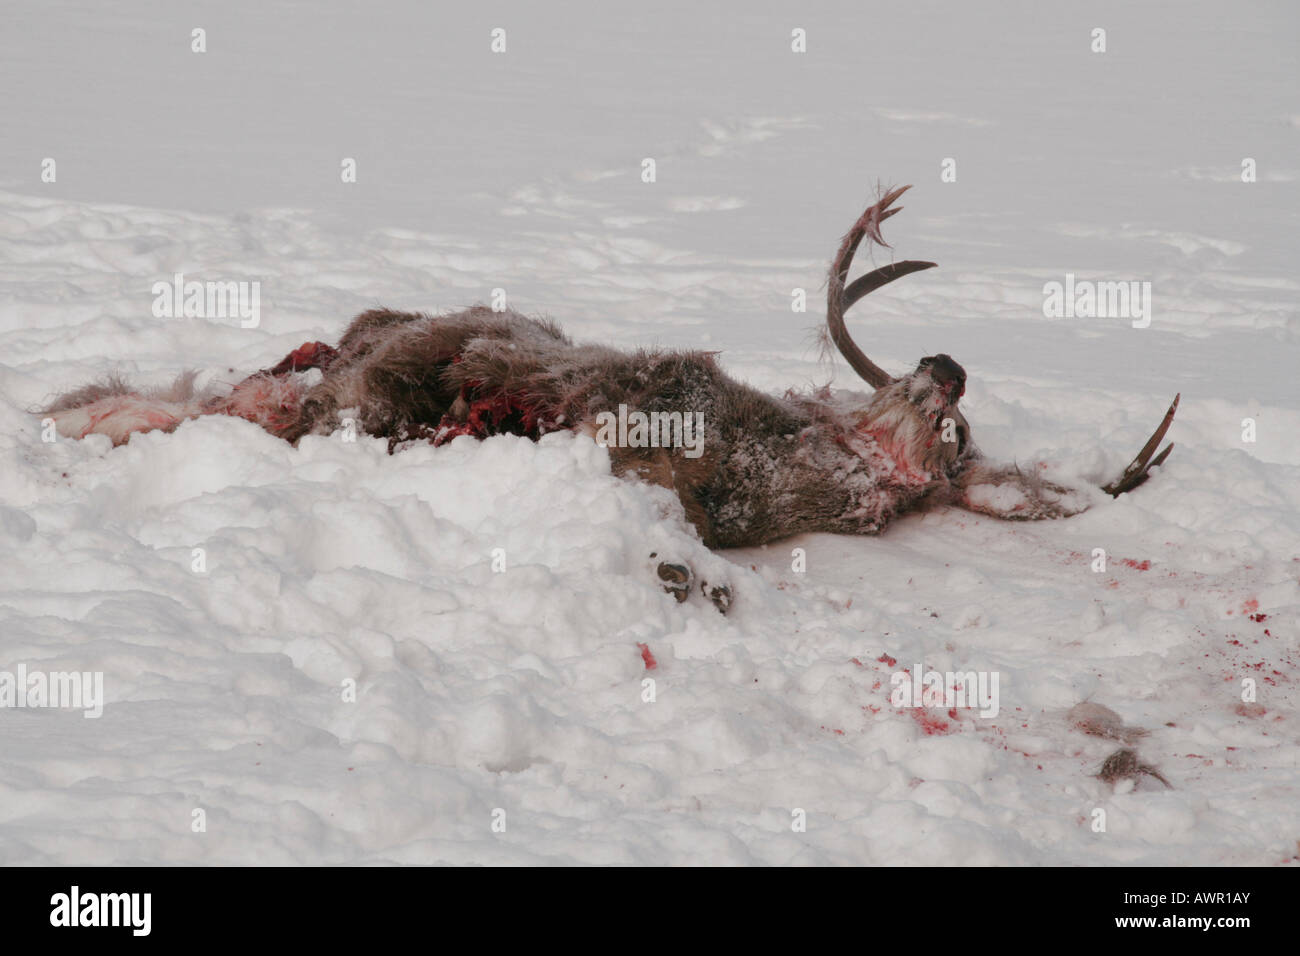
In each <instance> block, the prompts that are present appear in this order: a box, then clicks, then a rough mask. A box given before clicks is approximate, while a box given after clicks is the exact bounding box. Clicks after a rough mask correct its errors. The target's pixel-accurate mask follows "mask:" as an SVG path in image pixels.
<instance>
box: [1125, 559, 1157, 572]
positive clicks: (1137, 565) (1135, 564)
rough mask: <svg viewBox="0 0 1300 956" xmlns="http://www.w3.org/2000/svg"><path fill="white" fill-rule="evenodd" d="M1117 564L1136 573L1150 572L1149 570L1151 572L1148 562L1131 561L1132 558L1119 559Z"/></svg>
mask: <svg viewBox="0 0 1300 956" xmlns="http://www.w3.org/2000/svg"><path fill="white" fill-rule="evenodd" d="M1119 563H1120V564H1124V565H1127V566H1128V567H1130V568H1133V569H1134V570H1136V571H1150V570H1151V562H1150V561H1135V560H1133V559H1132V558H1121V559H1120V562H1119Z"/></svg>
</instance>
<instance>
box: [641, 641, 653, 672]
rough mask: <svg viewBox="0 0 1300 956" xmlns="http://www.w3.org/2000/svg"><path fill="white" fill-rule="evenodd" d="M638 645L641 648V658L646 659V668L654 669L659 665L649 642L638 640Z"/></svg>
mask: <svg viewBox="0 0 1300 956" xmlns="http://www.w3.org/2000/svg"><path fill="white" fill-rule="evenodd" d="M636 646H637V647H639V648H641V660H643V661H645V669H646V670H648V671H652V670H654V669H655V668H656V667H658V666H659V662H658V661H657V660H655V656H654V655H653V654H651V653H650V646H649V645H648V644H642V643H641V642H640V641H637V643H636Z"/></svg>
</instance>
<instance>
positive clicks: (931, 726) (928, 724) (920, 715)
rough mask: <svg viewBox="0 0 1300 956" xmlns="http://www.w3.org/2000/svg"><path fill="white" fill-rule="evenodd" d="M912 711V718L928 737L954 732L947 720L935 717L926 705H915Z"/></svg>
mask: <svg viewBox="0 0 1300 956" xmlns="http://www.w3.org/2000/svg"><path fill="white" fill-rule="evenodd" d="M911 713H912V719H913V720H915V721H916V723H917V726H919V727H920V728H921V732H922V733H923V734H925V735H926V736H927V737H934V736H936V735H939V734H950V733H952V727H950V726H949V724H948V722H947V721H946V720H943V719H942V718H939V717H935V716H934V715H932V714H931V713H929V712H928V711H927V710H926V709H925V708H924V707H913V708H911Z"/></svg>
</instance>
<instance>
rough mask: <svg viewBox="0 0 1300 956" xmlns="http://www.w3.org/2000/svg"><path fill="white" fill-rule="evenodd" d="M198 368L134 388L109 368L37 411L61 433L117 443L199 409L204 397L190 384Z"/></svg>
mask: <svg viewBox="0 0 1300 956" xmlns="http://www.w3.org/2000/svg"><path fill="white" fill-rule="evenodd" d="M197 376H198V373H197V372H195V371H193V370H187V371H184V372H181V374H180V375H178V376H176V378H175V379H174V380H172V382H171V383H170V384H168V385H163V386H159V387H156V388H149V389H136V388H133V387H132V386H131V385H130V384H129V383H128V382H127V381H126V379H124V378H123V377H122V376H121V375H119V374H117V373H110V374H109V375H107V376H105V377H104V378H102V379H100V380H99V381H98V382H94V383H91V384H90V385H83V386H82V387H81V388H77V389H74V390H72V391H70V392H65V393H64V394H62V395H60V396H59V397H58V398H56V399H54V400H53V401H52V402H50V403H49V404H47V405H46V406H45V407H43V408H41V409H39V410H38V412H37V414H39V415H42V416H44V417H46V418H53V419H54V421H55V426H56V428H57V429H58V433H59V434H60V435H62V436H64V437H65V438H85V437H86V436H87V435H107V436H108V437H109V438H111V439H112V441H113V444H114V445H120V444H122V443H123V442H125V441H126V440H127V438H129V437H130V436H131V435H132V433H134V432H145V431H153V430H155V429H162V430H163V431H172V430H173V429H174V428H176V426H177V425H179V424H180V423H181V422H183V421H185V420H186V419H188V418H194V417H196V416H197V415H200V414H202V412H203V403H204V400H205V398H206V397H207V396H205V395H204V394H201V393H200V392H198V391H197V390H196V389H195V386H194V380H195V378H196V377H197Z"/></svg>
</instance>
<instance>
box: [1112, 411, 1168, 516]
mask: <svg viewBox="0 0 1300 956" xmlns="http://www.w3.org/2000/svg"><path fill="white" fill-rule="evenodd" d="M1182 397H1183V394H1182V392H1179V393H1178V394H1177V395H1175V396H1174V401H1173V404H1171V405H1170V406H1169V411H1167V412H1165V417H1164V420H1163V421H1162V422H1161V423H1160V427H1159V428H1157V429H1156V430H1155V432H1154V433H1153V434H1152V436H1151V437H1150V438H1148V439H1147V443H1146V444H1145V445H1143V446H1142V450H1141V451H1140V452H1138V453H1137V457H1136V458H1134V459H1133V460H1132V461H1131V462H1129V466H1128V467H1127V468H1125V469H1124V470H1123V472H1121V473H1120V476H1119V477H1118V478H1116V479H1115V480H1114V481H1112V482H1111V483H1110V484H1108V485H1102V486H1101V490H1102V491H1104V492H1106V494H1108V495H1110V496H1111V497H1112V498H1118V497H1119V496H1120V495H1122V494H1123V493H1124V492H1126V491H1132V490H1133V489H1134V488H1136V487H1137V486H1138V485H1140V484H1142V482H1144V481H1146V480H1147V478H1149V477H1150V475H1149V474H1148V472H1149V471H1150V470H1151V469H1152V468H1155V467H1156V466H1157V465H1162V464H1164V461H1165V459H1166V458H1168V457H1169V453H1170V452H1171V451H1173V450H1174V445H1173V442H1170V443H1169V444H1168V445H1166V446H1165V450H1164V451H1162V452H1161V453H1160V454H1158V455H1156V457H1155V458H1152V457H1151V456H1152V454H1154V453H1155V450H1156V449H1157V448H1159V447H1160V442H1161V440H1162V439H1163V438H1164V437H1165V432H1167V431H1169V426H1170V425H1171V424H1173V421H1174V412H1176V411H1178V402H1179V400H1180V399H1181V398H1182Z"/></svg>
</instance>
